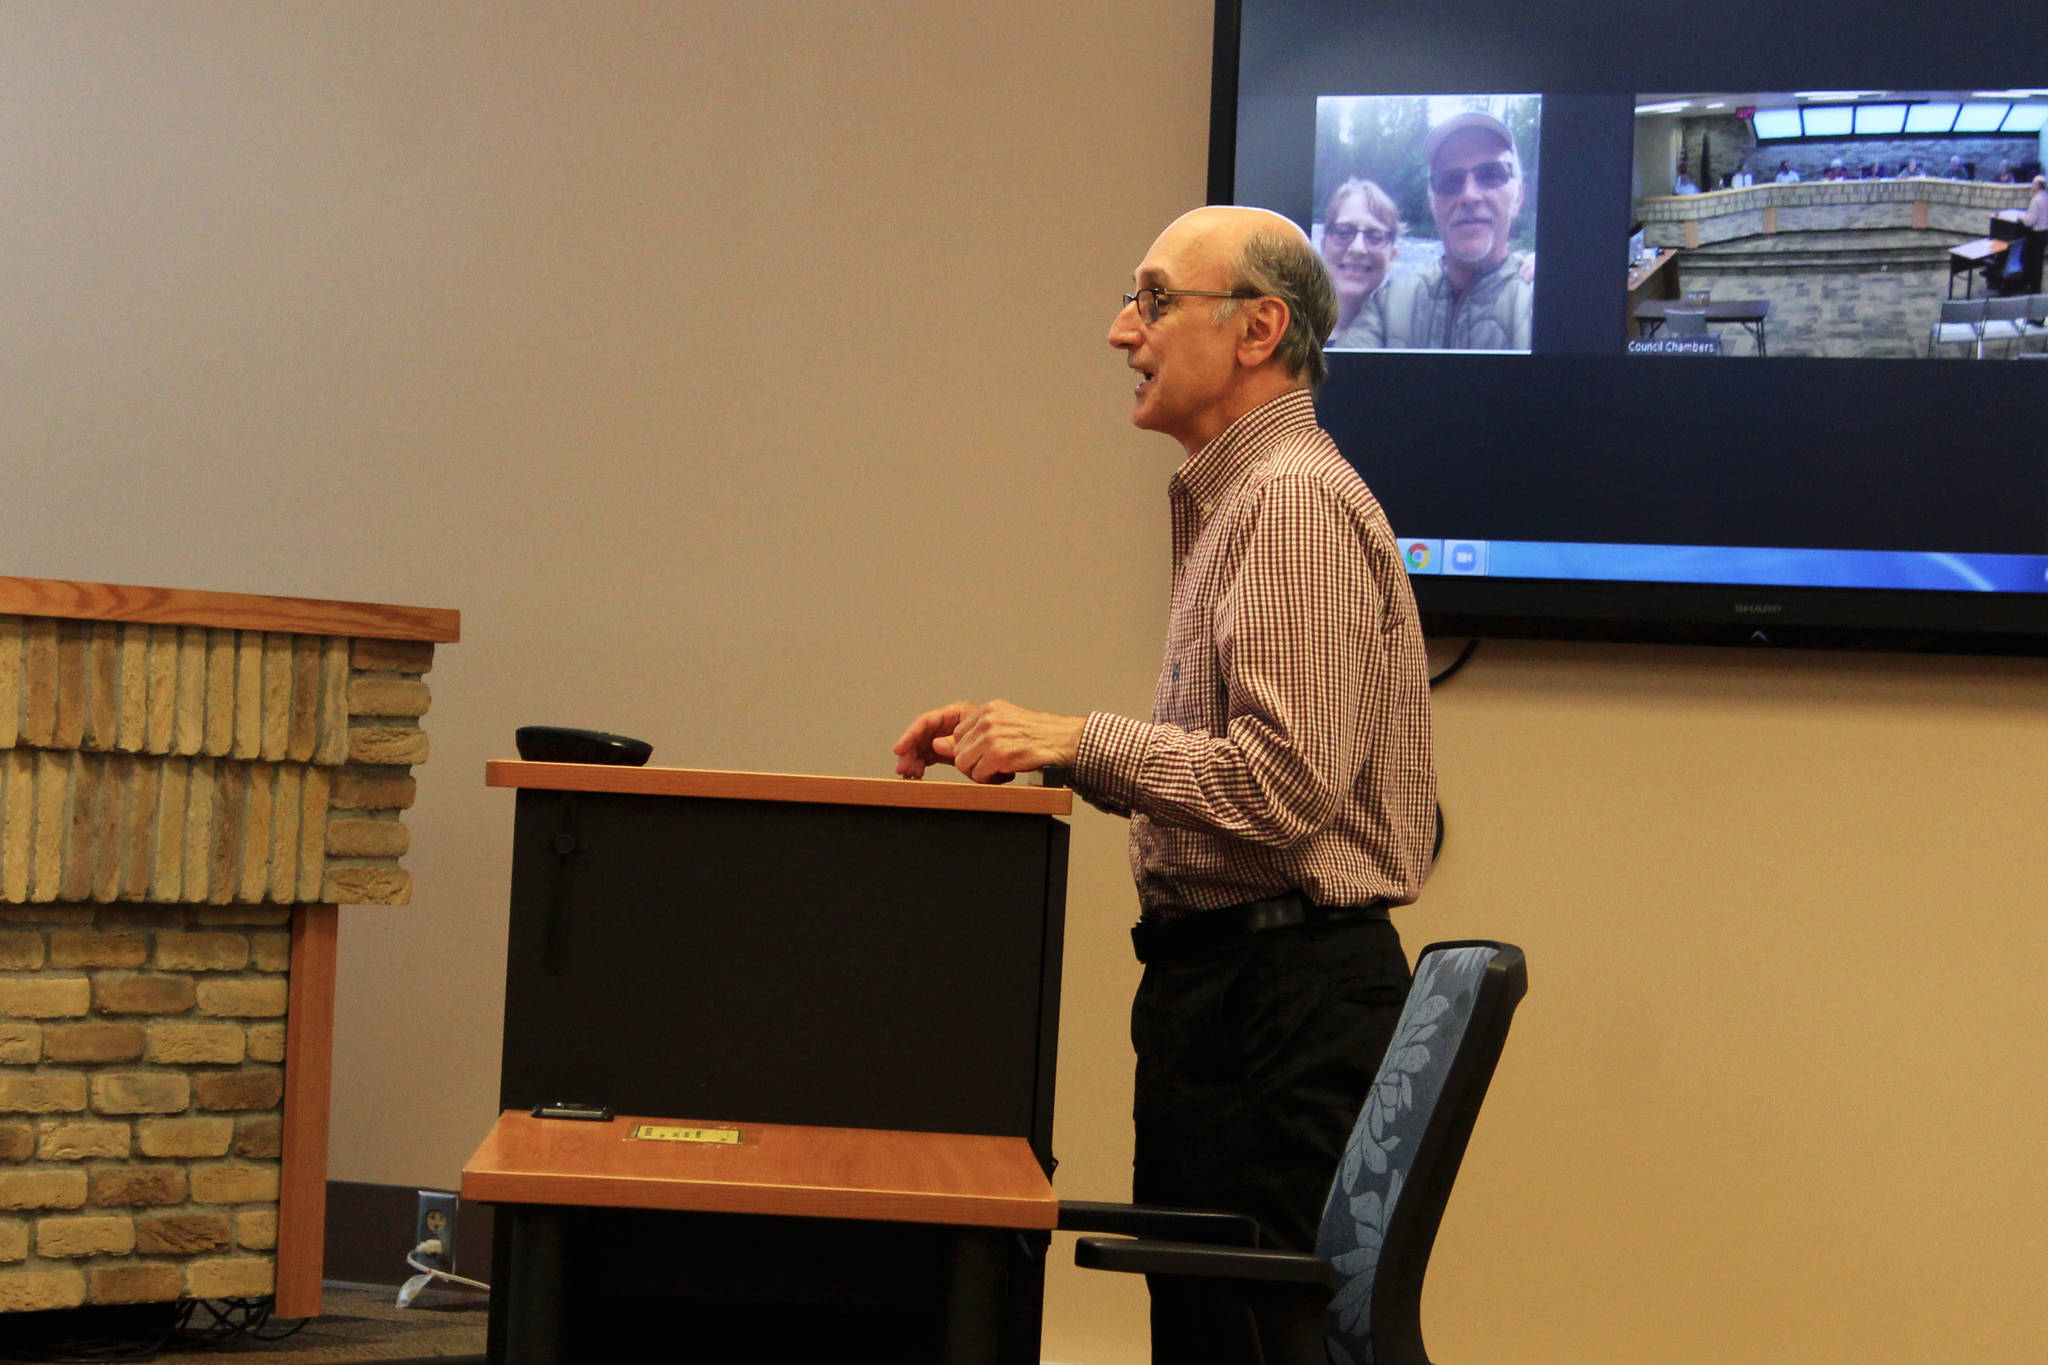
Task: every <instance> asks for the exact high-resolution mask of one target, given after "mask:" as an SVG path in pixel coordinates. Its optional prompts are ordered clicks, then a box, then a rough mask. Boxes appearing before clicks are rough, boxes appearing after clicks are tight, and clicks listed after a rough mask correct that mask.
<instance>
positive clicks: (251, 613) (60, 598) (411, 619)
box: [0, 577, 462, 644]
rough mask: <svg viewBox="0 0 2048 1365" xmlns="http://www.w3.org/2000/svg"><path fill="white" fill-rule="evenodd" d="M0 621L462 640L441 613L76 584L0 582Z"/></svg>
mask: <svg viewBox="0 0 2048 1365" xmlns="http://www.w3.org/2000/svg"><path fill="white" fill-rule="evenodd" d="M0 615H5V616H54V617H60V618H63V619H65V620H72V621H142V622H147V623H149V624H151V625H160V626H212V627H215V628H225V629H229V630H262V631H279V632H285V633H290V634H294V635H343V636H351V637H355V638H359V639H371V640H426V641H430V642H432V643H434V644H453V643H454V642H455V641H457V640H459V639H461V638H462V614H461V613H460V612H456V611H451V610H448V609H446V608H443V607H400V606H390V605H387V604H384V603H378V602H327V601H322V600H320V599H318V598H312V597H262V596H258V595H256V594H253V593H242V592H202V591H199V590H198V589H194V588H144V587H136V586H133V585H131V584H125V583H78V582H72V581H70V580H68V579H60V578H5V577H0Z"/></svg>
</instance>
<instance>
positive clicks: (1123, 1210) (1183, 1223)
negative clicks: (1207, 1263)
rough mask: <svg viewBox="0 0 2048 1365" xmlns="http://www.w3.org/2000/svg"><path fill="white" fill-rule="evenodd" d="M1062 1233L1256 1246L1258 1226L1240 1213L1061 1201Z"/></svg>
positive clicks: (1213, 1244) (1060, 1227)
mask: <svg viewBox="0 0 2048 1365" xmlns="http://www.w3.org/2000/svg"><path fill="white" fill-rule="evenodd" d="M1057 1226H1058V1227H1059V1230H1060V1231H1061V1232H1110V1233H1115V1234H1117V1235H1118V1236H1121V1237H1159V1238H1165V1239H1168V1240H1171V1241H1176V1242H1207V1243H1209V1244H1210V1245H1212V1246H1229V1247H1255V1246H1257V1245H1258V1244H1259V1223H1258V1220H1257V1219H1255V1218H1251V1217H1248V1216H1246V1215H1245V1214H1242V1213H1217V1212H1212V1211H1210V1210H1207V1209H1172V1208H1161V1207H1159V1206H1158V1205H1154V1204H1097V1203H1091V1202H1090V1201H1088V1200H1085V1199H1062V1200H1061V1201H1060V1220H1059V1223H1058V1225H1057Z"/></svg>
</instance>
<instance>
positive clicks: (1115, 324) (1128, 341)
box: [1109, 303, 1138, 350]
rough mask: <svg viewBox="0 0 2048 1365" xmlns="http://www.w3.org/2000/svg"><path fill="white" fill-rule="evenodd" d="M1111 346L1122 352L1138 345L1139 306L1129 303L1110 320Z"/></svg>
mask: <svg viewBox="0 0 2048 1365" xmlns="http://www.w3.org/2000/svg"><path fill="white" fill-rule="evenodd" d="M1109 344H1110V345H1112V346H1114V347H1116V348H1117V349H1118V350H1122V349H1123V348H1124V347H1126V346H1135V345H1137V344H1138V305H1137V304H1135V303H1127V304H1125V305H1124V306H1123V307H1121V308H1119V309H1117V310H1116V316H1115V317H1113V318H1111V319H1110V320H1109Z"/></svg>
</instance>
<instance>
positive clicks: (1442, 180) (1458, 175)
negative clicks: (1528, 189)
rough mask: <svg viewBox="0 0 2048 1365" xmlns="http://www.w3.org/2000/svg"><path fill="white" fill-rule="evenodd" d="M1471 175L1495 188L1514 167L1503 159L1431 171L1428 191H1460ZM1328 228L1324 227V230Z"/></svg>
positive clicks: (1508, 177) (1445, 193)
mask: <svg viewBox="0 0 2048 1365" xmlns="http://www.w3.org/2000/svg"><path fill="white" fill-rule="evenodd" d="M1468 175H1469V176H1471V177H1472V178H1473V179H1474V180H1475V181H1477V182H1478V184H1479V188H1480V189H1482V190H1497V189H1499V188H1500V187H1501V186H1502V185H1505V184H1507V183H1508V181H1510V180H1513V179H1514V178H1515V168H1514V167H1513V166H1510V165H1509V164H1508V163H1507V162H1505V161H1482V162H1480V163H1479V164H1478V165H1477V166H1458V167H1452V168H1450V169H1447V170H1441V171H1435V172H1432V173H1431V175H1430V177H1429V192H1430V193H1431V194H1434V195H1439V196H1441V197H1443V198H1445V199H1448V198H1450V197H1451V196H1452V195H1454V194H1459V193H1462V192H1463V190H1464V188H1465V177H1466V176H1468ZM1328 230H1329V229H1327V228H1325V229H1324V231H1326V232H1327V231H1328Z"/></svg>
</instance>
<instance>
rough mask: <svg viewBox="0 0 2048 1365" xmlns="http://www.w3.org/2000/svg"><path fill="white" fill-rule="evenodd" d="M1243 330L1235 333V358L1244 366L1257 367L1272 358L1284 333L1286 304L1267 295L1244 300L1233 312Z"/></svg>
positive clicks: (1286, 319)
mask: <svg viewBox="0 0 2048 1365" xmlns="http://www.w3.org/2000/svg"><path fill="white" fill-rule="evenodd" d="M1237 316H1238V318H1239V320H1240V323H1241V325H1242V326H1243V328H1244V330H1243V331H1242V332H1240V333H1239V334H1238V342H1237V360H1238V363H1239V364H1240V365H1243V366H1244V367H1245V368H1246V369H1253V370H1255V369H1257V368H1258V367H1259V366H1261V365H1263V364H1265V363H1266V362H1267V361H1268V360H1270V359H1272V358H1273V352H1274V351H1275V350H1277V349H1278V348H1279V346H1280V338H1281V337H1283V336H1285V335H1287V323H1288V319H1289V313H1288V309H1287V305H1286V303H1285V302H1283V301H1282V300H1280V299H1276V298H1274V297H1273V296H1272V295H1270V294H1268V295H1266V296H1264V297H1263V298H1256V299H1247V300H1245V301H1244V303H1243V304H1242V305H1240V306H1239V309H1238V314H1237Z"/></svg>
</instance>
